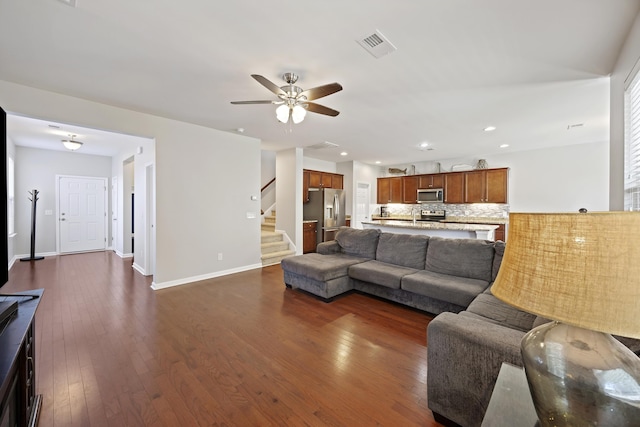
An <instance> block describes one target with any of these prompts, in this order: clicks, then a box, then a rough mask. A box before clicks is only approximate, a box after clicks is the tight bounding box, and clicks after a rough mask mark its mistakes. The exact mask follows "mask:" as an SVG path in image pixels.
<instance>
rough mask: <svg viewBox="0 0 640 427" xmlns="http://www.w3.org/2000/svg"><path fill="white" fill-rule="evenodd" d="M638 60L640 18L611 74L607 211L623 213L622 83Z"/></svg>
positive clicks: (639, 54)
mask: <svg viewBox="0 0 640 427" xmlns="http://www.w3.org/2000/svg"><path fill="white" fill-rule="evenodd" d="M639 59H640V14H639V15H638V16H637V17H636V21H635V23H634V24H633V28H632V29H631V31H630V32H629V35H628V36H627V41H626V43H625V45H624V46H623V48H622V50H621V51H620V55H619V56H618V61H617V63H616V66H615V67H614V70H613V73H611V105H610V108H609V114H610V115H611V116H610V123H609V126H610V130H609V132H610V138H609V139H610V141H611V143H610V147H609V148H610V151H609V153H610V154H609V158H610V179H609V192H610V199H609V209H610V210H612V211H614V210H617V211H620V210H623V209H624V89H625V83H626V82H627V81H628V80H629V79H632V78H633V75H634V72H635V71H636V69H637V66H638V60H639ZM634 65H635V66H636V69H634Z"/></svg>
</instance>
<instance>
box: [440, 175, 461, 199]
mask: <svg viewBox="0 0 640 427" xmlns="http://www.w3.org/2000/svg"><path fill="white" fill-rule="evenodd" d="M444 202H445V203H464V172H451V173H446V174H444Z"/></svg>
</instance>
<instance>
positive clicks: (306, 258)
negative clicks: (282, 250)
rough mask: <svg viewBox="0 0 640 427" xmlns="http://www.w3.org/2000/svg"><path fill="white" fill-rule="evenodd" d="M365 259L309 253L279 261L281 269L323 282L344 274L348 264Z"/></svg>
mask: <svg viewBox="0 0 640 427" xmlns="http://www.w3.org/2000/svg"><path fill="white" fill-rule="evenodd" d="M364 261H366V260H365V259H363V258H360V257H354V256H349V255H344V254H339V255H321V254H316V253H309V254H304V255H298V256H293V257H287V258H284V259H283V260H282V261H280V266H281V267H282V269H283V270H286V271H289V272H291V273H295V274H299V275H301V276H305V277H308V278H310V279H313V280H317V281H320V282H325V281H327V280H332V279H335V278H338V277H342V276H346V275H347V272H348V269H349V267H350V266H352V265H354V264H357V263H359V262H364Z"/></svg>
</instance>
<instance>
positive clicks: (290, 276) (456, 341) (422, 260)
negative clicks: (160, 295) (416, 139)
mask: <svg viewBox="0 0 640 427" xmlns="http://www.w3.org/2000/svg"><path fill="white" fill-rule="evenodd" d="M504 249H505V244H504V242H495V243H494V242H488V241H482V240H471V239H443V238H438V237H431V238H429V237H426V236H411V235H405V234H392V233H381V232H380V231H379V230H375V229H367V230H355V229H351V228H343V229H340V231H339V232H338V233H337V235H336V240H335V241H332V242H326V243H321V244H319V245H318V247H317V251H318V252H317V253H310V254H305V255H299V256H295V257H289V258H285V259H283V260H282V262H281V266H282V269H283V271H284V281H285V284H286V285H287V287H291V288H299V289H303V290H305V291H307V292H310V293H312V294H314V295H317V296H319V297H321V298H323V299H325V300H327V301H330V300H331V299H333V298H334V297H336V296H338V295H341V294H344V293H347V292H350V291H353V290H357V291H361V292H365V293H368V294H372V295H376V296H378V297H383V298H386V299H389V300H392V301H396V302H399V303H402V304H406V305H408V306H411V307H415V308H418V309H421V310H424V311H427V312H430V313H434V314H438V315H437V316H436V317H435V318H434V319H433V320H432V321H431V322H430V323H429V326H428V327H427V354H428V366H429V369H428V371H427V399H428V404H429V408H430V409H431V410H432V411H433V414H434V416H435V418H436V420H438V421H439V422H440V423H442V424H445V425H453V424H458V425H461V426H464V427H474V426H479V425H481V423H482V418H483V416H484V413H485V411H486V409H487V406H488V404H489V400H490V398H491V393H492V391H493V387H494V385H495V382H496V379H497V377H498V372H499V371H500V366H501V365H502V363H503V362H507V363H511V364H514V365H518V366H522V358H521V356H520V341H521V340H522V337H523V336H524V334H525V333H526V332H528V331H529V330H531V329H532V328H533V327H535V326H538V325H539V324H542V323H544V322H548V320H547V319H543V318H539V317H537V316H535V315H532V314H529V313H526V312H523V311H520V310H518V309H516V308H513V307H511V306H509V305H507V304H505V303H503V302H501V301H500V300H498V299H497V298H495V297H494V296H493V295H492V294H491V283H492V282H493V280H495V278H496V276H497V274H498V269H499V268H500V263H501V262H502V256H503V254H504ZM617 338H618V339H620V341H622V342H623V343H624V344H625V345H627V346H628V347H629V348H630V349H631V350H632V351H634V352H635V353H636V354H640V340H632V339H624V338H619V337H617Z"/></svg>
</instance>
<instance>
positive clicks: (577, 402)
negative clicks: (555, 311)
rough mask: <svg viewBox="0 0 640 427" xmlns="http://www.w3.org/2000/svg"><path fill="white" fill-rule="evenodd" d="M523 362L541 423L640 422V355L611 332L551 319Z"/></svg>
mask: <svg viewBox="0 0 640 427" xmlns="http://www.w3.org/2000/svg"><path fill="white" fill-rule="evenodd" d="M522 360H523V363H524V368H525V372H526V375H527V381H528V382H529V389H530V390H531V396H532V397H533V404H534V406H535V408H536V412H537V414H538V418H539V419H540V424H541V425H542V426H616V427H620V426H640V359H639V358H638V356H636V355H635V354H634V353H633V352H632V351H631V350H629V349H628V348H627V347H625V346H624V345H623V344H622V343H620V342H619V341H618V340H616V339H615V338H613V337H612V336H611V335H609V334H604V333H602V332H595V331H591V330H588V329H583V328H578V327H575V326H570V325H566V324H563V323H558V322H551V323H547V324H545V325H542V326H539V327H537V328H535V329H533V330H531V331H530V332H529V333H527V334H526V335H525V336H524V338H523V339H522Z"/></svg>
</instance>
